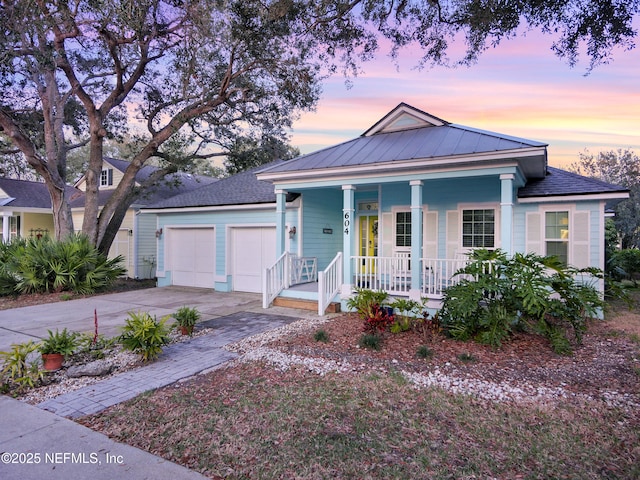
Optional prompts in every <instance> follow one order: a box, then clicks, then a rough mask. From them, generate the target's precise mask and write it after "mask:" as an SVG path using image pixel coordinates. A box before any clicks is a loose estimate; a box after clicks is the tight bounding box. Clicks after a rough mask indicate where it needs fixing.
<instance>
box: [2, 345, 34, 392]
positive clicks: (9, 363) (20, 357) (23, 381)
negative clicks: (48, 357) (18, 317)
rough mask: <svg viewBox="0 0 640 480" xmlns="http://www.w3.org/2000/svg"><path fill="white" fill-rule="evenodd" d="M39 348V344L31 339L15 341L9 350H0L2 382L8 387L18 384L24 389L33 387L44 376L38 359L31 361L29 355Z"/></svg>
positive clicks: (20, 388)
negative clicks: (28, 340)
mask: <svg viewBox="0 0 640 480" xmlns="http://www.w3.org/2000/svg"><path fill="white" fill-rule="evenodd" d="M37 349H38V344H37V343H35V342H33V341H30V342H25V343H17V344H16V343H14V344H12V345H11V350H10V351H8V352H0V356H1V357H2V372H1V373H2V383H3V384H4V385H6V386H7V387H8V388H11V387H12V386H16V387H17V389H18V390H19V391H20V390H23V389H26V388H33V387H34V386H35V385H36V382H37V381H38V380H40V379H41V378H42V372H41V371H40V369H39V368H38V362H37V361H31V362H29V360H28V357H29V356H30V355H31V354H32V353H33V352H35V351H36V350H37Z"/></svg>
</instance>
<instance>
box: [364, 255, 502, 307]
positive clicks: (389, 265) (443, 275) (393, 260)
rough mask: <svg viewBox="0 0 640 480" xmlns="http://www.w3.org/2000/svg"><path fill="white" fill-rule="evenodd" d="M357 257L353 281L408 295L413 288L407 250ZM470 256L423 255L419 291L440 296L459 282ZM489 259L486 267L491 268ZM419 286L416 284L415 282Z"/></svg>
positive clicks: (396, 293)
mask: <svg viewBox="0 0 640 480" xmlns="http://www.w3.org/2000/svg"><path fill="white" fill-rule="evenodd" d="M352 258H353V261H354V270H353V271H354V285H355V286H356V287H359V288H366V289H369V290H384V291H385V292H388V293H389V294H390V295H401V296H402V295H408V294H409V291H410V290H411V287H412V285H411V258H410V256H409V254H408V253H400V254H397V255H395V256H393V257H363V256H356V257H352ZM468 262H469V260H468V259H467V258H456V259H444V258H422V259H420V264H421V265H420V272H421V277H422V278H421V280H422V281H421V284H422V285H421V286H420V294H421V295H422V296H425V297H429V298H440V297H442V292H443V290H444V289H445V288H447V287H449V286H451V285H455V284H456V283H458V282H460V280H462V278H464V276H463V275H454V274H455V273H456V272H457V271H458V270H459V269H461V268H463V267H464V266H465V265H466V264H467V263H468ZM491 265H492V264H491V262H487V268H491ZM416 288H417V286H416Z"/></svg>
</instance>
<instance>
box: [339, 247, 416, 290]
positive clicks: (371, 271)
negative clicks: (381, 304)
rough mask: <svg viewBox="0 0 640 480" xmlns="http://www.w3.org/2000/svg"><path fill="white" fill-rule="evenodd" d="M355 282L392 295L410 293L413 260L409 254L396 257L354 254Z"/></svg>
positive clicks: (356, 284)
mask: <svg viewBox="0 0 640 480" xmlns="http://www.w3.org/2000/svg"><path fill="white" fill-rule="evenodd" d="M351 258H352V259H353V266H354V269H353V271H354V284H355V286H356V287H359V288H366V289H369V290H384V291H385V292H388V293H389V294H391V295H394V294H397V295H408V294H409V290H410V289H411V260H410V258H409V255H408V254H402V255H396V256H394V257H363V256H354V257H351Z"/></svg>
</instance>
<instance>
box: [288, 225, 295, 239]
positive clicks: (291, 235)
mask: <svg viewBox="0 0 640 480" xmlns="http://www.w3.org/2000/svg"><path fill="white" fill-rule="evenodd" d="M295 234H296V227H295V226H294V227H291V228H290V229H289V238H291V239H293V237H294V235H295Z"/></svg>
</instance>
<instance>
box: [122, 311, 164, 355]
mask: <svg viewBox="0 0 640 480" xmlns="http://www.w3.org/2000/svg"><path fill="white" fill-rule="evenodd" d="M169 318H171V317H170V316H169V315H166V316H164V317H162V318H161V319H160V320H158V319H157V318H156V317H155V316H153V317H152V316H151V315H150V314H149V313H148V312H129V317H128V318H127V319H126V320H125V325H124V327H122V334H121V335H120V342H121V343H122V346H123V347H124V348H126V349H127V350H131V351H132V352H135V353H139V354H140V355H142V359H143V360H144V361H145V362H146V361H148V360H154V359H156V358H157V357H158V355H160V354H161V353H162V348H163V347H164V346H165V345H166V344H167V343H169V330H170V329H169V327H168V326H167V321H168V320H169Z"/></svg>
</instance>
